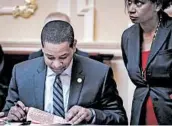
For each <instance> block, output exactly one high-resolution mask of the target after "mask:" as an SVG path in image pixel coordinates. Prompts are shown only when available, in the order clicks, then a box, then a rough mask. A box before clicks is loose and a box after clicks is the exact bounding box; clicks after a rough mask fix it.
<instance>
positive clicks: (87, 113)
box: [65, 105, 92, 124]
mask: <svg viewBox="0 0 172 126" xmlns="http://www.w3.org/2000/svg"><path fill="white" fill-rule="evenodd" d="M91 117H92V112H91V110H90V109H87V108H83V107H81V106H76V105H75V106H73V107H72V108H71V109H70V110H69V111H68V112H67V114H66V116H65V119H66V120H67V121H68V122H69V123H71V124H79V123H81V122H82V121H84V120H85V121H87V122H88V121H90V119H91Z"/></svg>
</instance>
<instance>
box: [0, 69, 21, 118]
mask: <svg viewBox="0 0 172 126" xmlns="http://www.w3.org/2000/svg"><path fill="white" fill-rule="evenodd" d="M15 78H16V67H15V66H14V68H13V72H12V78H11V81H10V85H9V89H8V96H7V98H6V101H5V106H4V108H3V110H2V111H3V112H5V115H7V114H8V112H9V110H10V108H11V107H12V106H14V103H15V102H17V101H18V100H19V95H18V88H17V83H16V79H15Z"/></svg>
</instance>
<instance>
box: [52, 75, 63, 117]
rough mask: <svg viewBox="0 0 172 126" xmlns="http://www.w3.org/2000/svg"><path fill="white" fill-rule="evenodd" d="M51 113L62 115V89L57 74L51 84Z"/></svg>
mask: <svg viewBox="0 0 172 126" xmlns="http://www.w3.org/2000/svg"><path fill="white" fill-rule="evenodd" d="M53 114H54V115H57V116H61V117H64V114H65V112H64V104H63V89H62V84H61V80H60V76H59V75H57V76H56V78H55V81H54V85H53Z"/></svg>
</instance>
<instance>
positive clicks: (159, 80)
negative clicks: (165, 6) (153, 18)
mask: <svg viewBox="0 0 172 126" xmlns="http://www.w3.org/2000/svg"><path fill="white" fill-rule="evenodd" d="M140 32H141V30H140V26H139V25H138V24H135V25H134V26H132V27H130V28H129V29H127V30H125V32H124V33H123V35H122V55H123V59H124V63H125V66H126V68H127V70H128V74H129V77H130V79H131V80H132V82H133V83H134V84H135V85H136V90H135V92H134V97H133V105H132V111H131V124H134V125H138V124H141V123H142V121H144V120H143V119H145V118H144V117H143V116H144V109H145V106H144V102H145V100H146V97H147V95H148V94H149V95H150V96H151V98H152V101H153V106H154V110H155V114H156V117H157V120H158V123H159V124H164V125H165V124H172V98H171V97H170V95H172V19H171V18H170V17H168V16H167V15H166V14H163V21H162V24H161V25H160V27H159V30H158V33H157V35H156V39H155V41H154V42H153V44H152V47H151V52H150V55H149V58H148V62H147V67H146V81H145V80H144V79H143V77H142V72H141V61H140V59H141V57H140V55H141V49H140V47H141V42H140V41H141V40H140V37H139V36H140V34H141V33H140Z"/></svg>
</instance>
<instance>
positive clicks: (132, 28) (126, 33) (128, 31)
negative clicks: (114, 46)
mask: <svg viewBox="0 0 172 126" xmlns="http://www.w3.org/2000/svg"><path fill="white" fill-rule="evenodd" d="M138 28H139V24H133V25H132V26H130V27H129V28H127V29H125V30H124V32H123V34H122V37H124V38H126V37H128V36H130V35H131V34H132V33H133V32H135V31H136V29H138Z"/></svg>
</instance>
